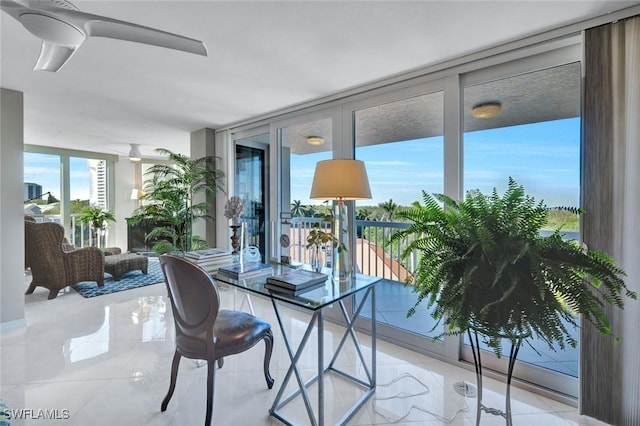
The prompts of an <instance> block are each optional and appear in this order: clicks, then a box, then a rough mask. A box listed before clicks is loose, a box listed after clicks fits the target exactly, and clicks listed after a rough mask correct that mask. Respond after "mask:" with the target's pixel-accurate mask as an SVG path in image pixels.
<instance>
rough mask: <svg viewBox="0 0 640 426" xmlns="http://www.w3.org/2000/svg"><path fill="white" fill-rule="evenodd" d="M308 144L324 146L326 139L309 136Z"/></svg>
mask: <svg viewBox="0 0 640 426" xmlns="http://www.w3.org/2000/svg"><path fill="white" fill-rule="evenodd" d="M307 143H308V144H309V145H322V144H324V138H323V137H322V136H309V137H307Z"/></svg>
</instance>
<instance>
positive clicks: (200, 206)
mask: <svg viewBox="0 0 640 426" xmlns="http://www.w3.org/2000/svg"><path fill="white" fill-rule="evenodd" d="M156 152H158V153H160V154H163V155H167V156H168V159H169V162H168V163H162V164H155V165H153V166H152V167H150V168H149V170H148V171H147V173H146V175H149V176H150V177H149V179H147V180H146V181H145V184H144V191H145V194H144V195H143V196H142V197H141V200H143V202H145V204H144V205H143V206H142V207H140V208H138V209H137V210H136V211H135V212H134V214H133V216H132V218H131V219H132V223H133V224H137V223H140V222H147V223H152V224H154V225H159V226H157V227H156V228H154V229H153V231H151V232H150V233H149V235H148V236H147V239H148V240H153V239H162V241H160V242H158V243H156V244H155V245H154V247H153V249H154V251H157V252H161V253H166V252H172V251H182V252H184V251H189V250H191V246H192V243H193V242H194V240H195V241H196V242H197V243H199V245H200V244H201V243H202V240H201V239H200V238H198V237H193V236H192V234H191V229H192V225H193V222H194V220H197V219H201V218H211V216H210V215H209V214H208V209H209V204H208V203H207V202H206V201H202V202H199V203H194V201H193V198H194V196H195V195H196V194H206V195H214V194H215V193H216V192H217V191H218V190H221V191H223V192H224V187H223V186H222V185H223V184H222V179H223V178H224V174H223V173H222V172H221V171H219V170H217V169H216V168H215V161H216V157H214V156H205V157H201V158H197V159H191V158H189V157H187V156H186V155H183V154H177V153H174V152H171V151H169V150H167V149H163V148H158V149H156Z"/></svg>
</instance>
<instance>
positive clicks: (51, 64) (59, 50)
mask: <svg viewBox="0 0 640 426" xmlns="http://www.w3.org/2000/svg"><path fill="white" fill-rule="evenodd" d="M75 51H76V47H67V46H58V45H57V44H53V43H50V42H48V41H43V42H42V48H41V49H40V56H39V57H38V61H37V62H36V66H35V67H33V70H34V71H51V72H56V71H58V70H59V69H60V68H62V67H63V66H64V64H66V63H67V61H68V60H69V59H70V58H71V56H72V55H73V54H74V53H75Z"/></svg>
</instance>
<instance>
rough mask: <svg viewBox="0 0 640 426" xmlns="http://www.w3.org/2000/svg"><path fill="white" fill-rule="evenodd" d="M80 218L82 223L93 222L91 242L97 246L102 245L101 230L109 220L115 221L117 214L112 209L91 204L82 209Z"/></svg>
mask: <svg viewBox="0 0 640 426" xmlns="http://www.w3.org/2000/svg"><path fill="white" fill-rule="evenodd" d="M78 220H79V221H80V223H82V224H91V242H92V245H93V246H95V247H97V246H99V245H100V244H99V241H98V239H99V232H100V231H103V230H104V228H105V226H107V224H108V223H109V222H115V221H116V216H115V215H114V214H113V212H112V211H110V210H106V209H103V208H102V207H100V206H97V205H91V206H89V207H85V208H84V209H82V212H81V213H80V217H79V218H78Z"/></svg>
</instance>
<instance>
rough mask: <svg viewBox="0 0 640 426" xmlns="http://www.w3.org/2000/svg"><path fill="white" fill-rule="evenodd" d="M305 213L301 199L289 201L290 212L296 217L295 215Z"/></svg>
mask: <svg viewBox="0 0 640 426" xmlns="http://www.w3.org/2000/svg"><path fill="white" fill-rule="evenodd" d="M304 213H305V208H304V205H303V204H302V201H300V200H293V203H291V214H292V215H293V216H294V217H296V216H304Z"/></svg>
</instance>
